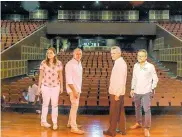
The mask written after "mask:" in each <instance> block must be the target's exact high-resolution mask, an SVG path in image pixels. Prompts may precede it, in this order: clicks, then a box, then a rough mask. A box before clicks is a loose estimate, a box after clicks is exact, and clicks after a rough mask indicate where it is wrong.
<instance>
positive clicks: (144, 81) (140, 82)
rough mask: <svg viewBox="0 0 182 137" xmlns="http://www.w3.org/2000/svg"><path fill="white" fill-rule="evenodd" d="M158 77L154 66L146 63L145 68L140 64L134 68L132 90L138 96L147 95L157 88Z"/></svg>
mask: <svg viewBox="0 0 182 137" xmlns="http://www.w3.org/2000/svg"><path fill="white" fill-rule="evenodd" d="M157 83H158V77H157V74H156V71H155V67H154V65H153V64H151V63H149V62H147V61H146V62H145V64H144V66H143V68H141V67H140V63H136V64H135V65H134V68H133V77H132V84H131V89H132V90H134V93H136V94H146V93H149V92H152V89H154V88H156V86H157Z"/></svg>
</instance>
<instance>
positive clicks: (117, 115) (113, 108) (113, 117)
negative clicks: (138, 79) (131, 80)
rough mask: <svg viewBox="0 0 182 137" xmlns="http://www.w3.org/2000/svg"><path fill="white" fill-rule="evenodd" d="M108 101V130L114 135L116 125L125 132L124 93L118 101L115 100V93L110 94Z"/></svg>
mask: <svg viewBox="0 0 182 137" xmlns="http://www.w3.org/2000/svg"><path fill="white" fill-rule="evenodd" d="M110 102H111V104H110V126H109V129H108V132H110V133H111V134H112V135H113V136H115V135H116V128H117V125H118V128H119V130H120V131H121V132H122V133H125V132H126V118H125V109H124V95H122V96H120V97H119V100H118V101H115V95H110Z"/></svg>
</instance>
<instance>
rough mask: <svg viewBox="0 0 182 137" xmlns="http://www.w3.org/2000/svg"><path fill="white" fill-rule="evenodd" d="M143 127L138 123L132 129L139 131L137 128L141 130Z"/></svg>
mask: <svg viewBox="0 0 182 137" xmlns="http://www.w3.org/2000/svg"><path fill="white" fill-rule="evenodd" d="M141 127H142V126H141V125H140V124H138V123H135V125H133V126H131V127H130V129H137V128H141Z"/></svg>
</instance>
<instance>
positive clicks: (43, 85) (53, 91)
mask: <svg viewBox="0 0 182 137" xmlns="http://www.w3.org/2000/svg"><path fill="white" fill-rule="evenodd" d="M62 70H63V66H62V63H61V61H59V60H58V59H57V57H56V50H55V49H54V48H52V47H51V48H49V49H48V50H47V54H46V59H45V60H43V61H42V62H41V64H40V75H39V85H38V93H39V94H40V91H41V92H42V98H43V104H42V115H41V126H43V127H47V128H49V127H51V125H50V124H49V123H48V122H47V114H48V106H49V102H50V100H51V105H52V122H53V129H54V130H56V129H57V128H58V126H57V117H58V99H59V94H60V93H62V92H63V76H62Z"/></svg>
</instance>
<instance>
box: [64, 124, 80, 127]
mask: <svg viewBox="0 0 182 137" xmlns="http://www.w3.org/2000/svg"><path fill="white" fill-rule="evenodd" d="M66 127H67V128H71V125H70V124H67V126H66ZM81 127H82V125H77V128H81Z"/></svg>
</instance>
